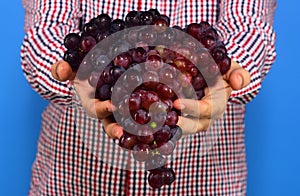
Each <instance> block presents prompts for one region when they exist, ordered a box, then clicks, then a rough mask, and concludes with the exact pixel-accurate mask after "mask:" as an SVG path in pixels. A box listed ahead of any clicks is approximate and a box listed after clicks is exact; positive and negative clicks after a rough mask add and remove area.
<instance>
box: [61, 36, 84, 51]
mask: <svg viewBox="0 0 300 196" xmlns="http://www.w3.org/2000/svg"><path fill="white" fill-rule="evenodd" d="M80 40H81V38H80V36H79V35H78V33H69V34H68V35H66V37H65V39H64V45H65V47H66V48H67V49H71V50H77V49H78V48H79V45H80Z"/></svg>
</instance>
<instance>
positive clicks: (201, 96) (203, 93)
mask: <svg viewBox="0 0 300 196" xmlns="http://www.w3.org/2000/svg"><path fill="white" fill-rule="evenodd" d="M204 95H205V92H204V90H203V89H200V90H197V91H196V96H197V99H198V100H200V99H202V98H203V97H204Z"/></svg>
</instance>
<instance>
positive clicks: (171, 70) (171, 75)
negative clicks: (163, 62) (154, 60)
mask: <svg viewBox="0 0 300 196" xmlns="http://www.w3.org/2000/svg"><path fill="white" fill-rule="evenodd" d="M158 75H159V80H160V81H161V82H162V83H165V84H170V83H172V82H173V81H174V80H175V78H176V68H175V67H171V66H163V67H162V69H160V70H158Z"/></svg>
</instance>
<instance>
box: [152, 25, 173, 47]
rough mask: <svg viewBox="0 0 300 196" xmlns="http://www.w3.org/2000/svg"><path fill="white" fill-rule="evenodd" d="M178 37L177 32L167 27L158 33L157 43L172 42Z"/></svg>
mask: <svg viewBox="0 0 300 196" xmlns="http://www.w3.org/2000/svg"><path fill="white" fill-rule="evenodd" d="M175 38H176V33H175V31H174V30H173V29H172V28H166V29H165V30H164V31H163V32H162V33H160V34H158V40H157V44H158V45H159V44H161V43H171V42H172V41H174V40H175Z"/></svg>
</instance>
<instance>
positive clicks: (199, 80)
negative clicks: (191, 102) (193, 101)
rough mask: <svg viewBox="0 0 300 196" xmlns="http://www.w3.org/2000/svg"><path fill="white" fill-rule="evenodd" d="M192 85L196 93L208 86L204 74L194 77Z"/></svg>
mask: <svg viewBox="0 0 300 196" xmlns="http://www.w3.org/2000/svg"><path fill="white" fill-rule="evenodd" d="M192 85H193V87H194V89H195V90H196V91H197V90H199V89H201V88H203V87H205V86H206V81H205V79H204V77H203V76H202V74H200V73H199V74H198V75H197V76H195V77H193V79H192Z"/></svg>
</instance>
